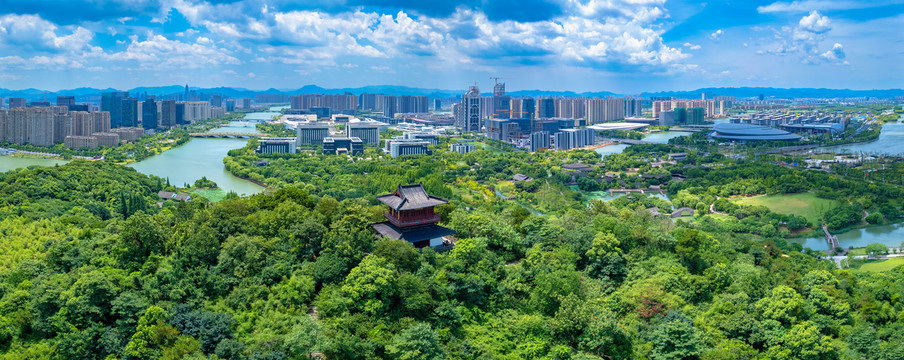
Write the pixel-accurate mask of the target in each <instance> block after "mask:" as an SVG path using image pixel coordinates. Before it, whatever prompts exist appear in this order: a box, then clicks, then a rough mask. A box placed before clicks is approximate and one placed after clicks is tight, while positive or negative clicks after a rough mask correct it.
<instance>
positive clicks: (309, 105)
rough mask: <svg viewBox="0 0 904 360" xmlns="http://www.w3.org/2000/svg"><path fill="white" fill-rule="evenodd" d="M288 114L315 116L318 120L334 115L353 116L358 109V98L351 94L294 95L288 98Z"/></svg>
mask: <svg viewBox="0 0 904 360" xmlns="http://www.w3.org/2000/svg"><path fill="white" fill-rule="evenodd" d="M289 104H290V110H291V111H289V113H290V114H315V115H317V117H318V118H329V117H331V116H332V115H333V114H334V113H335V114H350V115H354V114H355V110H356V109H357V108H358V97H357V96H355V95H352V94H333V95H322V94H317V95H295V96H292V97H290V98H289Z"/></svg>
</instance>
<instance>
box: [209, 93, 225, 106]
mask: <svg viewBox="0 0 904 360" xmlns="http://www.w3.org/2000/svg"><path fill="white" fill-rule="evenodd" d="M210 106H223V95H213V96H211V97H210Z"/></svg>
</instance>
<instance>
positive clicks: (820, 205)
mask: <svg viewBox="0 0 904 360" xmlns="http://www.w3.org/2000/svg"><path fill="white" fill-rule="evenodd" d="M736 202H737V203H738V204H743V205H763V206H765V207H767V208H769V210H772V211H773V212H776V213H779V214H787V215H802V216H804V217H806V218H807V220H809V221H810V222H812V223H813V224H819V213H820V212H825V211H827V210H829V209H832V208H834V207H836V206H838V202H836V201H835V200H828V199H821V198H818V197H816V195H815V194H812V193H800V194H782V195H768V196H758V197H751V198H744V199H738V200H737V201H736Z"/></svg>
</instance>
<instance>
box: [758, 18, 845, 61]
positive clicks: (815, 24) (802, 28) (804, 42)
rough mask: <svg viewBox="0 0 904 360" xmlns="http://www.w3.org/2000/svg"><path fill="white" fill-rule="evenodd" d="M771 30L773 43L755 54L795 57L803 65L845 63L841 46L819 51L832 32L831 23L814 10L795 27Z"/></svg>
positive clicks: (836, 45)
mask: <svg viewBox="0 0 904 360" xmlns="http://www.w3.org/2000/svg"><path fill="white" fill-rule="evenodd" d="M771 30H772V31H773V38H774V39H775V42H773V44H772V45H771V46H770V48H769V49H767V50H765V51H763V50H759V51H757V54H772V55H780V56H784V55H789V54H790V55H796V56H798V57H799V58H800V61H801V62H802V63H804V64H820V63H825V62H833V63H838V64H846V63H847V62H846V61H844V60H843V59H844V57H845V54H844V48H843V47H842V45H841V44H839V43H835V45H834V46H833V48H832V49H831V50H828V51H825V52H823V51H821V50H820V49H819V48H820V47H821V46H820V44H821V43H822V42H823V41H824V40H825V39H826V36H827V34H828V33H829V32H830V31H831V30H832V21H831V19H829V17H827V16H824V15H821V14H820V13H819V12H818V11H816V10H812V11H810V13H809V14H808V15H805V16H803V17H801V18H800V20H799V21H798V22H797V26H794V27H791V26H785V27H782V28H781V30H775V29H771Z"/></svg>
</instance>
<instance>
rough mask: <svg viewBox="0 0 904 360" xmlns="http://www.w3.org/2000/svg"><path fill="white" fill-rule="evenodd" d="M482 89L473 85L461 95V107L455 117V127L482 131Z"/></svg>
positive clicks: (463, 129)
mask: <svg viewBox="0 0 904 360" xmlns="http://www.w3.org/2000/svg"><path fill="white" fill-rule="evenodd" d="M480 101H481V97H480V90H479V89H477V86H476V85H475V86H471V87H470V88H469V89H468V92H466V93H465V94H464V96H462V97H461V108H460V109H459V113H458V116H457V117H456V118H455V127H456V128H458V129H459V130H461V131H480V119H481V116H480V113H481V109H480V106H481V104H480Z"/></svg>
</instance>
